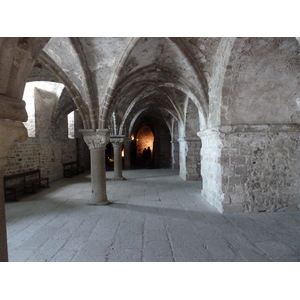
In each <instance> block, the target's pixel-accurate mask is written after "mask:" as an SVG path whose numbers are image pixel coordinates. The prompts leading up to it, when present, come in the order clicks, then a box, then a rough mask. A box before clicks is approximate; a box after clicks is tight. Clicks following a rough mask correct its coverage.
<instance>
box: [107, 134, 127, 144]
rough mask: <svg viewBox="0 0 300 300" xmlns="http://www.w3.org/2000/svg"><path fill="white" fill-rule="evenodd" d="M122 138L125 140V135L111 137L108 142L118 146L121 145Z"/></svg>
mask: <svg viewBox="0 0 300 300" xmlns="http://www.w3.org/2000/svg"><path fill="white" fill-rule="evenodd" d="M124 138H125V135H111V136H110V142H111V143H112V144H117V145H120V144H123V142H124Z"/></svg>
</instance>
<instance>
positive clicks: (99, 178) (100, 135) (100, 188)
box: [80, 129, 111, 205]
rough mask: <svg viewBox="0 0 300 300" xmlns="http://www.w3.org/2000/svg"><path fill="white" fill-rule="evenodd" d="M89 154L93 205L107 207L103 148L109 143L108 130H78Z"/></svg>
mask: <svg viewBox="0 0 300 300" xmlns="http://www.w3.org/2000/svg"><path fill="white" fill-rule="evenodd" d="M80 132H81V133H82V134H83V139H84V141H85V142H86V143H87V145H88V147H89V149H90V154H91V179H92V180H91V183H92V202H91V204H93V205H108V204H110V203H111V202H109V201H108V200H107V193H106V162H105V147H106V145H107V144H108V142H109V132H108V129H96V130H95V129H83V130H80Z"/></svg>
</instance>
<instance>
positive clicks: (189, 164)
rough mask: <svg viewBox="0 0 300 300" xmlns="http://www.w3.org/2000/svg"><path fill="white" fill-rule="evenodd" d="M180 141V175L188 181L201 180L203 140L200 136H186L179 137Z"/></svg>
mask: <svg viewBox="0 0 300 300" xmlns="http://www.w3.org/2000/svg"><path fill="white" fill-rule="evenodd" d="M178 141H179V165H180V171H179V174H180V176H181V177H182V178H183V179H184V180H186V181H198V180H201V175H200V168H201V163H200V149H201V140H200V139H199V138H198V137H195V138H193V137H185V138H180V139H178Z"/></svg>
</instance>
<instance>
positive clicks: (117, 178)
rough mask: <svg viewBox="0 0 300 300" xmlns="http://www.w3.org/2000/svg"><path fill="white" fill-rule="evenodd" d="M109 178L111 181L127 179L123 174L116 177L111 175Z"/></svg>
mask: <svg viewBox="0 0 300 300" xmlns="http://www.w3.org/2000/svg"><path fill="white" fill-rule="evenodd" d="M110 180H112V181H123V180H127V179H126V178H125V177H123V176H118V177H113V178H111V179H110Z"/></svg>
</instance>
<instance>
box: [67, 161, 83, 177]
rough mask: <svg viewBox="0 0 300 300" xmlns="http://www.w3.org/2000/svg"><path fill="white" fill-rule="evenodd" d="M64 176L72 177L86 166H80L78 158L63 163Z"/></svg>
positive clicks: (81, 171)
mask: <svg viewBox="0 0 300 300" xmlns="http://www.w3.org/2000/svg"><path fill="white" fill-rule="evenodd" d="M63 167H64V177H72V176H74V175H78V174H79V173H83V172H84V167H80V166H79V164H78V162H77V160H75V161H70V162H66V163H64V164H63Z"/></svg>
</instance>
